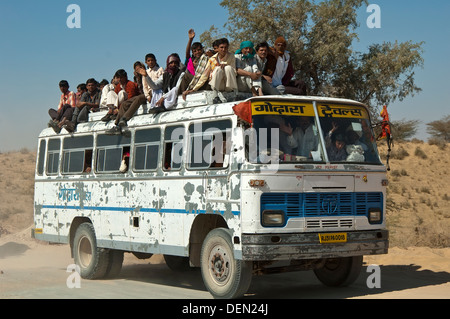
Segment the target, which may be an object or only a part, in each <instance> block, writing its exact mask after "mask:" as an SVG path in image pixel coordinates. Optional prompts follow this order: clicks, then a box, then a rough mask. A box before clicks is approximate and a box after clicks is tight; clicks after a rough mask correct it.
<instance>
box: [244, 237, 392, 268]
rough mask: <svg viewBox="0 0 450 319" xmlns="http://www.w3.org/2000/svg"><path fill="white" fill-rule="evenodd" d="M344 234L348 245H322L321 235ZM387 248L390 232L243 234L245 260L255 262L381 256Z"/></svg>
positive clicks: (334, 243) (323, 243)
mask: <svg viewBox="0 0 450 319" xmlns="http://www.w3.org/2000/svg"><path fill="white" fill-rule="evenodd" d="M341 234H345V237H346V238H345V242H322V243H321V240H320V235H341ZM328 237H330V236H328ZM388 247H389V232H388V231H387V230H376V231H351V232H340V233H327V232H321V233H300V234H299V233H297V234H292V233H291V234H281V233H279V234H273V233H272V234H243V235H242V259H243V260H253V261H258V260H260V261H263V260H266V261H267V260H293V259H294V260H295V259H322V258H339V257H351V256H363V255H379V254H387V252H388Z"/></svg>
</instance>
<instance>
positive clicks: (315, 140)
mask: <svg viewBox="0 0 450 319" xmlns="http://www.w3.org/2000/svg"><path fill="white" fill-rule="evenodd" d="M296 124H297V125H298V126H297V127H296V128H295V129H293V128H292V127H291V125H290V124H289V123H288V124H287V125H285V124H282V125H280V130H281V131H283V132H285V133H286V134H287V144H288V145H289V146H290V147H292V148H297V152H296V155H297V156H304V157H306V158H311V157H312V154H311V152H312V151H315V150H317V146H318V145H319V136H318V132H317V130H314V128H313V125H312V123H311V118H309V117H307V116H301V117H299V118H297V119H296Z"/></svg>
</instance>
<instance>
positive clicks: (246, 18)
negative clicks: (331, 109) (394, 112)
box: [201, 0, 423, 114]
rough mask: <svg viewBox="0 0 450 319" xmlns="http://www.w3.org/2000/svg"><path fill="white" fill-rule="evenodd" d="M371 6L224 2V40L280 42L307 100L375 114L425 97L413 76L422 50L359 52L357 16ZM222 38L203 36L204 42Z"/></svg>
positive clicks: (332, 0)
mask: <svg viewBox="0 0 450 319" xmlns="http://www.w3.org/2000/svg"><path fill="white" fill-rule="evenodd" d="M363 4H365V5H367V4H368V2H367V0H329V1H317V0H222V2H221V3H220V5H221V6H222V7H224V8H226V9H227V10H228V13H229V16H228V22H227V23H226V24H225V26H224V27H225V28H226V30H227V31H228V32H227V33H225V34H221V36H226V37H227V38H228V39H229V40H230V43H231V44H232V48H237V47H238V46H239V43H240V42H242V41H245V40H251V41H253V42H254V43H255V44H256V43H258V42H261V41H268V42H269V44H273V42H274V40H275V39H276V38H277V37H278V36H280V35H281V36H284V38H285V39H286V41H287V43H288V50H289V51H290V54H291V57H292V61H293V64H294V68H295V70H296V75H295V76H296V78H299V79H302V80H303V81H305V83H306V84H307V86H308V92H307V93H308V94H309V95H319V96H320V95H322V96H334V97H345V98H349V99H355V100H358V101H361V102H364V103H366V104H367V105H368V106H369V107H371V108H372V111H373V114H375V113H376V112H377V110H376V108H377V106H381V105H387V104H389V103H392V102H394V101H396V100H400V101H401V100H402V99H404V98H405V97H407V96H411V95H414V94H415V93H418V92H420V91H421V89H420V88H419V87H417V86H416V84H415V79H414V70H415V68H416V67H420V66H423V58H422V53H423V50H422V44H423V43H412V42H411V41H409V42H405V43H398V42H395V43H390V42H386V43H382V44H373V45H371V46H370V47H369V48H368V51H367V52H364V53H363V52H356V51H354V50H353V48H352V44H353V42H354V41H355V40H357V34H356V28H357V27H358V21H357V10H358V9H359V8H360V7H361V6H362V5H363ZM211 31H214V32H216V34H217V32H218V29H217V28H216V27H214V26H213V27H212V28H211V29H210V31H207V32H205V33H204V34H203V35H202V37H201V39H202V40H203V39H206V38H207V37H208V36H209V39H210V40H211V37H212V36H213V35H215V34H213V33H212V32H211Z"/></svg>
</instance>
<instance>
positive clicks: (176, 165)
mask: <svg viewBox="0 0 450 319" xmlns="http://www.w3.org/2000/svg"><path fill="white" fill-rule="evenodd" d="M184 135H185V129H184V126H182V125H177V126H170V127H166V130H165V132H164V162H163V169H164V170H179V169H180V168H181V162H182V159H183V154H184V150H183V140H184Z"/></svg>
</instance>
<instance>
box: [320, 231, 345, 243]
mask: <svg viewBox="0 0 450 319" xmlns="http://www.w3.org/2000/svg"><path fill="white" fill-rule="evenodd" d="M319 240H320V243H321V244H332V243H346V242H347V233H328V234H319Z"/></svg>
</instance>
